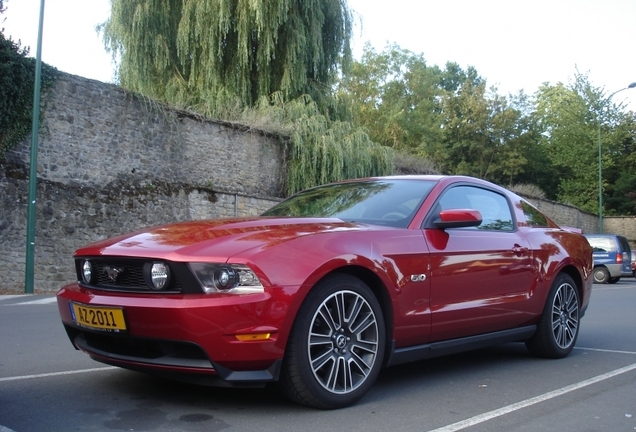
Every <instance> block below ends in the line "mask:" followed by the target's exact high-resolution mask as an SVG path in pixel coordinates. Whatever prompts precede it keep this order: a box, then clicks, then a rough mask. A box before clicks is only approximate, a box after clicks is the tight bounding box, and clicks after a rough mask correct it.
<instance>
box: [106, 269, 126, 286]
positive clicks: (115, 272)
mask: <svg viewBox="0 0 636 432" xmlns="http://www.w3.org/2000/svg"><path fill="white" fill-rule="evenodd" d="M123 272H124V269H123V268H122V267H115V266H105V267H104V273H106V276H108V279H110V280H111V281H113V282H117V277H119V275H120V274H121V273H123Z"/></svg>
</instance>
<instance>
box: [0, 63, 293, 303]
mask: <svg viewBox="0 0 636 432" xmlns="http://www.w3.org/2000/svg"><path fill="white" fill-rule="evenodd" d="M43 100H46V108H45V110H44V115H43V119H44V120H43V124H42V132H41V134H40V138H39V148H38V174H37V176H38V182H37V199H36V209H37V211H36V214H37V215H36V232H35V238H36V241H35V287H34V288H35V292H54V291H56V290H57V289H59V288H60V287H61V286H62V285H63V284H64V283H66V282H69V281H72V280H74V279H75V275H74V272H73V264H72V260H71V256H72V253H73V251H74V250H75V249H76V248H78V247H79V246H81V245H84V244H86V243H89V242H92V241H96V240H99V239H102V238H104V237H109V236H112V235H115V234H118V233H123V232H127V231H131V230H135V229H138V228H141V227H145V226H149V225H155V224H162V223H167V222H173V221H181V220H188V219H203V218H215V217H226V216H245V215H256V214H259V213H261V212H263V211H265V210H266V209H268V208H269V207H271V206H272V205H273V204H275V203H276V202H278V201H279V200H280V197H281V196H282V191H283V186H284V184H283V181H284V169H283V166H284V160H285V152H284V145H283V144H282V143H281V141H280V140H279V139H278V138H276V137H273V136H271V135H268V134H266V133H263V132H260V131H253V130H247V129H246V128H245V127H243V126H237V125H233V124H229V123H225V122H217V121H213V120H210V119H204V118H201V117H199V116H196V115H193V114H190V113H187V112H182V111H175V110H170V109H167V108H165V107H163V106H161V105H159V104H157V103H155V102H152V101H148V100H145V99H143V98H139V97H136V96H134V95H131V94H130V93H127V92H125V91H123V90H122V89H121V88H119V87H117V86H115V85H112V84H105V83H101V82H97V81H93V80H88V79H85V78H81V77H77V76H73V75H68V74H62V75H61V77H60V78H59V80H58V81H57V83H56V85H55V87H54V88H53V89H52V91H51V93H50V94H49V95H46V96H45V97H43ZM30 144H31V142H30V139H29V140H28V141H26V142H24V143H22V144H21V145H19V146H18V147H17V148H15V149H14V150H12V151H11V152H9V153H8V154H7V157H6V159H5V160H4V161H2V162H1V163H0V204H1V205H2V210H1V213H0V256H2V258H3V259H2V262H3V264H2V280H1V281H0V290H3V291H9V292H12V291H15V292H16V293H21V292H24V279H25V277H24V270H25V250H26V213H27V197H28V165H29V152H30Z"/></svg>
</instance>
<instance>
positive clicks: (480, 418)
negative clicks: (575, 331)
mask: <svg viewBox="0 0 636 432" xmlns="http://www.w3.org/2000/svg"><path fill="white" fill-rule="evenodd" d="M634 369H636V363H634V364H632V365H629V366H625V367H624V368H620V369H616V370H614V371H611V372H608V373H605V374H602V375H598V376H595V377H594V378H590V379H588V380H585V381H581V382H579V383H576V384H572V385H569V386H565V387H561V388H560V389H557V390H554V391H551V392H548V393H544V394H542V395H539V396H536V397H533V398H530V399H526V400H524V401H521V402H517V403H514V404H512V405H508V406H505V407H503V408H499V409H496V410H493V411H490V412H487V413H484V414H480V415H477V416H475V417H471V418H469V419H466V420H462V421H460V422H457V423H453V424H451V425H448V426H444V427H441V428H439V429H435V430H432V431H430V432H455V431H459V430H462V429H466V428H467V427H471V426H475V425H477V424H479V423H484V422H486V421H488V420H492V419H494V418H496V417H501V416H503V415H506V414H510V413H511V412H514V411H518V410H520V409H522V408H527V407H529V406H531V405H536V404H538V403H541V402H545V401H547V400H549V399H553V398H555V397H557V396H562V395H564V394H566V393H570V392H573V391H574V390H578V389H581V388H583V387H587V386H589V385H592V384H596V383H597V382H600V381H604V380H607V379H610V378H612V377H615V376H617V375H621V374H624V373H627V372H630V371H632V370H634Z"/></svg>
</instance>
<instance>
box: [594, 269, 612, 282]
mask: <svg viewBox="0 0 636 432" xmlns="http://www.w3.org/2000/svg"><path fill="white" fill-rule="evenodd" d="M609 278H610V275H609V272H608V271H607V268H606V267H596V268H594V283H598V284H604V283H607V281H608V280H609Z"/></svg>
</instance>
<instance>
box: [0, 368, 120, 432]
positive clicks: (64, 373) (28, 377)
mask: <svg viewBox="0 0 636 432" xmlns="http://www.w3.org/2000/svg"><path fill="white" fill-rule="evenodd" d="M113 369H119V368H118V367H116V366H109V367H103V368H93V369H80V370H76V371H65V372H51V373H44V374H37V375H23V376H17V377H6V378H0V382H6V381H20V380H27V379H34V378H45V377H52V376H61V375H74V374H80V373H87V372H101V371H107V370H113ZM0 432H2V431H0Z"/></svg>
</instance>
